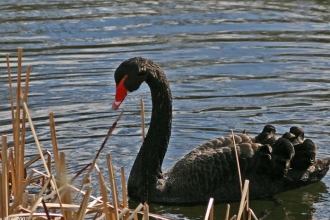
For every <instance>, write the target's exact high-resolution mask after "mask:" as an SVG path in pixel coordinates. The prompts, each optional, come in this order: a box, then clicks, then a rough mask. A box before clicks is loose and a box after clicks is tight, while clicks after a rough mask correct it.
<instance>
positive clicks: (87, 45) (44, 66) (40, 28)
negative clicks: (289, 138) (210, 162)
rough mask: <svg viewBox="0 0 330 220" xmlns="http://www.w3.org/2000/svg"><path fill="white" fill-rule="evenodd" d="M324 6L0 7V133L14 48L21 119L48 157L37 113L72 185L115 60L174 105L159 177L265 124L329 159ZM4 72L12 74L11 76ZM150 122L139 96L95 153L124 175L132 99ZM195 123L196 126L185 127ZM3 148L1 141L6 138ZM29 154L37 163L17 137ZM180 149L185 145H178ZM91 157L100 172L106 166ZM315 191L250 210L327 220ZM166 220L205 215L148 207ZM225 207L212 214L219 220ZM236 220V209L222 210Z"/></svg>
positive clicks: (6, 123)
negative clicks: (152, 66) (19, 53)
mask: <svg viewBox="0 0 330 220" xmlns="http://www.w3.org/2000/svg"><path fill="white" fill-rule="evenodd" d="M328 12H329V6H328V4H327V2H323V1H300V2H299V3H296V2H292V1H289V2H288V1H266V0H265V1H257V2H255V1H253V2H246V1H221V2H218V1H206V2H205V1H190V2H189V4H187V2H185V1H176V2H172V1H161V2H157V1H147V2H142V1H130V2H125V1H119V0H117V1H103V0H100V1H93V2H90V1H75V0H72V1H61V0H57V1H51V2H49V1H48V2H43V1H40V2H38V3H36V2H35V1H31V0H25V1H15V0H9V1H5V2H1V3H0V44H1V49H0V72H1V73H3V74H0V85H1V86H0V134H1V135H2V134H7V135H9V134H10V131H11V125H10V121H11V119H10V113H9V100H8V97H9V92H8V86H7V75H6V74H4V73H6V66H5V53H7V52H9V53H11V57H12V59H15V56H16V49H17V47H23V48H24V59H23V62H24V65H27V64H30V65H32V70H33V71H32V75H31V82H30V93H29V94H30V96H29V100H28V102H29V108H30V109H31V115H32V117H33V119H34V121H35V126H36V128H37V133H38V135H39V139H40V141H41V144H42V146H43V148H45V149H51V147H50V146H51V142H50V135H49V134H50V133H49V128H48V113H49V112H50V111H53V112H54V114H55V121H56V128H57V137H58V144H59V146H60V149H61V150H62V151H65V153H66V155H67V158H68V159H67V160H68V167H70V169H71V173H72V174H75V173H76V172H77V170H79V169H80V168H81V167H82V166H84V165H85V164H87V163H89V162H90V158H91V156H92V155H94V154H95V151H96V149H98V148H99V146H100V145H101V143H102V141H103V138H104V136H105V134H106V132H107V129H108V128H109V126H110V125H111V124H112V123H113V121H114V120H115V118H116V116H117V115H118V112H114V111H112V110H111V109H110V103H111V102H112V100H113V96H114V91H115V90H114V81H113V72H114V70H115V68H116V67H117V66H118V65H119V64H120V63H121V62H122V61H123V60H125V59H127V58H130V57H133V56H143V57H148V58H150V59H152V60H154V61H156V62H157V63H159V64H160V65H161V66H162V67H163V69H164V71H165V72H166V73H167V75H168V78H169V80H170V84H171V89H172V94H173V96H174V103H173V104H174V108H173V132H172V139H171V142H170V147H169V149H168V153H167V155H166V158H165V160H164V166H165V167H164V169H165V168H168V167H170V166H171V165H172V164H173V163H174V162H175V161H177V160H178V159H179V158H180V157H181V156H183V154H184V153H186V152H188V151H190V150H191V149H192V148H194V147H195V146H197V145H199V144H201V143H203V142H204V141H205V140H206V139H209V138H214V137H218V136H220V135H227V134H228V133H229V132H230V129H234V130H235V131H236V132H241V131H243V130H244V129H246V130H248V131H249V133H250V134H252V135H253V134H256V133H257V132H260V131H261V129H262V127H263V125H264V124H266V123H271V124H273V125H275V126H276V128H277V130H278V132H279V133H283V132H285V131H287V130H288V129H289V127H291V125H297V126H301V127H303V129H304V130H305V132H306V137H308V138H311V139H313V140H315V142H316V144H317V145H318V146H319V148H320V149H319V155H320V157H327V156H330V153H329V151H330V148H329V144H330V141H329V136H330V132H329V129H328V127H329V124H330V121H329V100H330V91H329V78H330V67H329V56H330V53H329V52H330V44H329V41H330V27H329V25H328V24H329V21H330V16H329V13H328ZM12 72H13V73H14V72H15V69H13V71H12ZM141 98H143V99H144V100H145V105H146V111H147V112H146V116H147V118H148V117H150V107H151V106H150V95H149V90H148V88H147V87H146V86H143V87H142V88H141V89H140V90H139V92H137V93H135V94H130V95H129V96H128V97H127V100H126V101H125V103H123V105H124V107H125V114H124V116H123V118H122V119H121V121H120V123H119V125H118V127H117V129H116V130H115V135H114V136H113V137H112V138H111V140H110V141H109V144H108V146H107V147H106V151H107V152H110V153H111V154H112V157H113V161H114V163H115V165H116V166H118V167H119V166H124V167H125V169H126V173H127V174H128V173H129V170H130V168H131V165H132V162H133V160H134V158H135V156H136V153H137V151H138V148H139V146H140V144H141V137H140V133H141V132H140V126H139V124H138V122H139V121H140V119H139V100H140V99H141ZM196 122H197V124H196ZM9 140H10V141H11V140H12V137H11V136H9ZM27 142H28V143H27V150H28V152H29V154H31V155H33V154H35V153H36V149H35V145H34V141H33V137H32V135H31V134H29V135H28V136H27ZM187 143H189V144H187ZM104 162H105V158H104V155H103V157H101V158H100V161H99V164H100V167H101V168H102V169H105V167H102V164H105V163H104ZM329 186H330V185H329V175H327V176H326V177H325V179H324V180H323V183H320V184H315V185H313V186H309V187H305V188H302V189H299V190H295V191H292V192H287V193H283V194H281V195H277V196H276V198H278V199H281V200H282V201H283V204H281V205H278V206H275V207H274V208H273V209H272V207H273V206H274V203H273V202H272V201H253V202H252V203H251V207H252V208H253V210H255V212H256V213H257V214H259V215H262V214H261V213H262V212H263V211H265V210H271V211H270V212H269V213H268V214H267V215H265V216H266V217H265V219H275V218H277V219H285V218H287V219H293V218H294V219H309V218H315V219H322V218H323V219H326V218H327V216H328V215H329V214H330V213H329V210H328V208H327V207H328V206H329V205H330V197H329V195H328V188H329ZM151 208H152V211H155V212H157V213H161V214H164V215H166V216H169V217H173V218H186V219H201V218H202V216H203V215H204V213H205V206H201V207H195V208H193V209H191V208H188V207H176V206H171V207H165V206H152V207H151ZM224 210H225V205H222V204H220V205H217V206H216V213H217V215H216V216H218V218H217V219H223V216H224V214H223V213H224ZM232 210H237V205H236V204H233V205H232Z"/></svg>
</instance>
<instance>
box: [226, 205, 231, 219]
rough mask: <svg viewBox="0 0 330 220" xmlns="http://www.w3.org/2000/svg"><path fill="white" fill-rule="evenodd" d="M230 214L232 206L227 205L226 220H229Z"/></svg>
mask: <svg viewBox="0 0 330 220" xmlns="http://www.w3.org/2000/svg"><path fill="white" fill-rule="evenodd" d="M229 212H230V205H229V204H227V209H226V216H225V220H228V219H229Z"/></svg>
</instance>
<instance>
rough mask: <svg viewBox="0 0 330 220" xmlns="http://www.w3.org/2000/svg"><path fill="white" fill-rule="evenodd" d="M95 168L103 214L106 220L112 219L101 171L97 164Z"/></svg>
mask: <svg viewBox="0 0 330 220" xmlns="http://www.w3.org/2000/svg"><path fill="white" fill-rule="evenodd" d="M95 168H96V170H97V174H98V177H99V183H100V189H101V194H102V201H103V214H104V215H105V219H106V220H112V217H111V214H110V213H109V209H108V195H107V188H106V185H105V182H104V179H103V176H102V173H101V171H100V170H99V169H98V167H97V165H96V166H95Z"/></svg>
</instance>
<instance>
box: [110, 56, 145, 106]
mask: <svg viewBox="0 0 330 220" xmlns="http://www.w3.org/2000/svg"><path fill="white" fill-rule="evenodd" d="M147 62H148V60H147V59H144V58H141V57H134V58H131V59H128V60H126V61H124V62H122V63H121V64H120V65H119V66H118V68H117V69H116V71H115V81H116V97H115V101H114V103H113V104H112V109H114V110H117V109H118V108H119V106H120V104H121V103H122V102H123V101H124V99H125V97H126V95H127V93H128V92H133V91H135V90H137V89H139V87H140V85H141V84H142V83H143V82H144V81H145V80H146V77H147V67H146V66H147V65H146V64H147Z"/></svg>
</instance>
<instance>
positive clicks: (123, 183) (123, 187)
mask: <svg viewBox="0 0 330 220" xmlns="http://www.w3.org/2000/svg"><path fill="white" fill-rule="evenodd" d="M120 172H121V189H122V197H123V207H124V208H125V207H128V204H127V201H128V199H127V191H126V180H125V171H124V167H120ZM123 217H124V220H127V218H128V217H129V213H127V214H125V215H124V216H123Z"/></svg>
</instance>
